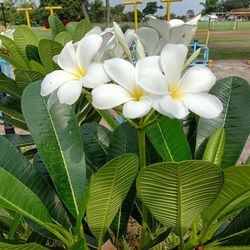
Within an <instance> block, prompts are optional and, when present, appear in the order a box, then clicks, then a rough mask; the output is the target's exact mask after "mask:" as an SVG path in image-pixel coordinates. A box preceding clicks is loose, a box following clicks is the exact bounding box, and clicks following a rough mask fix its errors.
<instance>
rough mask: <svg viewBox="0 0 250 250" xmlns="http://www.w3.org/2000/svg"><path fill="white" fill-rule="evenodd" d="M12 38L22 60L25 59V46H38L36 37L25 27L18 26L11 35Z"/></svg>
mask: <svg viewBox="0 0 250 250" xmlns="http://www.w3.org/2000/svg"><path fill="white" fill-rule="evenodd" d="M13 38H14V41H15V43H16V46H17V48H18V50H19V51H20V53H21V55H22V56H23V58H26V47H27V45H34V46H38V41H39V39H38V37H37V36H36V35H35V34H34V33H33V31H32V30H31V29H29V28H28V27H27V26H18V27H17V28H16V29H15V32H14V33H13Z"/></svg>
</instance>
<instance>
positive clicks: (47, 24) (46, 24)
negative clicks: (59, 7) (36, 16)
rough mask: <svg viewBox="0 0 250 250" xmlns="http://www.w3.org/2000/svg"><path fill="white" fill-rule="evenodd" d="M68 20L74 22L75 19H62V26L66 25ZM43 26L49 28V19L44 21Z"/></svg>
mask: <svg viewBox="0 0 250 250" xmlns="http://www.w3.org/2000/svg"><path fill="white" fill-rule="evenodd" d="M70 22H76V21H73V20H62V23H63V25H64V26H65V25H67V24H68V23H70ZM44 26H45V28H46V29H50V25H49V21H48V20H46V21H45V23H44Z"/></svg>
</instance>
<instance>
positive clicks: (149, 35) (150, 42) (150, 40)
mask: <svg viewBox="0 0 250 250" xmlns="http://www.w3.org/2000/svg"><path fill="white" fill-rule="evenodd" d="M136 33H137V35H138V37H139V38H140V40H141V42H142V44H143V46H144V47H145V48H146V52H147V54H148V55H153V53H154V51H155V50H156V47H157V44H158V41H159V35H158V33H157V32H156V31H155V30H154V29H151V28H140V29H138V30H137V31H136Z"/></svg>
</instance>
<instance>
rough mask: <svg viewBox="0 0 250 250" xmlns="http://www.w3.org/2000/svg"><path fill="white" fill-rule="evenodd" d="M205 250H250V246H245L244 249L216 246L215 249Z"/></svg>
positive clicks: (208, 249) (206, 248)
mask: <svg viewBox="0 0 250 250" xmlns="http://www.w3.org/2000/svg"><path fill="white" fill-rule="evenodd" d="M205 250H249V246H245V247H242V246H236V247H235V246H228V247H225V246H221V247H220V246H215V247H209V246H208V247H205Z"/></svg>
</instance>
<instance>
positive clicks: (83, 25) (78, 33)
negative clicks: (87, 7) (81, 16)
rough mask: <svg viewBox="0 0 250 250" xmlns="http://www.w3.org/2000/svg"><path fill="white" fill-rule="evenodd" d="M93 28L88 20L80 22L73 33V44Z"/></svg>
mask: <svg viewBox="0 0 250 250" xmlns="http://www.w3.org/2000/svg"><path fill="white" fill-rule="evenodd" d="M92 28H93V25H92V24H91V23H90V22H89V21H88V20H82V21H80V22H79V23H78V24H77V26H76V28H75V31H74V33H73V42H78V41H80V40H81V39H82V38H83V37H84V36H85V35H86V33H87V32H89V31H90V30H91V29H92Z"/></svg>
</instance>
